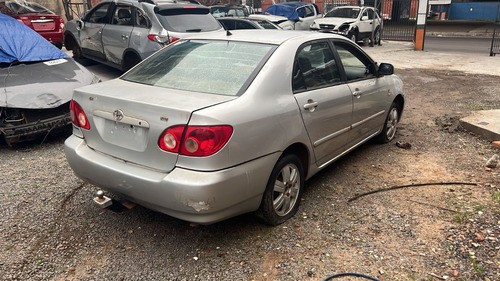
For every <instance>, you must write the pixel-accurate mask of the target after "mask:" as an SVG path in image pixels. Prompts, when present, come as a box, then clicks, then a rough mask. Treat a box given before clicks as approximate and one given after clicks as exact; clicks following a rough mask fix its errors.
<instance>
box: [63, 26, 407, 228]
mask: <svg viewBox="0 0 500 281" xmlns="http://www.w3.org/2000/svg"><path fill="white" fill-rule="evenodd" d="M393 71H394V70H393V67H392V65H390V64H385V63H382V64H377V63H376V62H374V61H373V60H372V59H371V58H370V57H369V56H368V55H367V54H366V53H365V52H363V50H362V49H360V48H359V47H358V46H357V45H356V44H355V43H353V42H352V41H350V40H348V39H346V38H345V37H342V36H339V35H334V34H326V33H317V32H303V31H278V30H235V31H231V32H227V33H222V34H221V33H217V34H198V35H197V36H195V37H191V38H190V39H186V40H179V41H178V42H176V43H174V44H171V45H169V46H168V47H166V48H164V49H162V50H161V51H159V52H157V53H156V54H154V55H152V56H151V57H149V58H148V59H146V60H144V61H143V62H141V63H140V64H139V65H137V66H136V67H135V68H133V69H131V70H130V71H129V72H127V73H126V74H124V75H123V76H121V77H119V78H117V79H114V80H111V81H107V82H103V83H100V84H97V85H92V86H86V87H83V88H79V89H77V90H75V92H74V95H73V101H72V103H71V111H72V116H73V135H72V136H71V137H69V138H68V139H67V140H66V142H65V153H66V157H67V160H68V162H69V164H70V166H71V167H72V169H73V170H74V172H75V174H76V175H77V176H78V177H80V178H82V179H83V180H85V181H88V182H90V183H92V184H95V185H96V186H98V187H100V188H102V189H104V190H107V191H110V192H112V193H115V194H119V195H121V196H120V197H124V198H125V199H128V200H131V201H133V202H136V203H138V204H140V205H143V206H146V207H148V208H151V209H154V210H157V211H160V212H163V213H165V214H168V215H170V216H173V217H176V218H180V219H183V220H186V221H190V222H195V223H200V224H210V223H214V222H218V221H221V220H224V219H227V218H230V217H233V216H236V215H239V214H242V213H247V212H254V211H256V213H257V214H258V215H259V217H260V218H262V220H263V221H264V222H265V223H267V224H270V225H278V224H280V223H283V222H284V221H286V220H287V219H289V218H290V217H292V216H293V215H294V214H295V213H296V212H297V209H298V207H299V203H300V201H301V196H302V191H303V189H304V181H305V180H306V179H308V178H310V177H312V176H313V175H314V174H316V173H317V172H318V171H320V170H321V169H322V168H324V167H326V166H327V165H328V164H330V163H332V162H333V161H335V160H336V159H338V158H339V157H341V156H343V155H345V154H346V153H348V152H349V151H351V150H353V149H354V148H356V147H357V146H359V145H360V144H362V143H364V142H366V141H367V140H369V139H371V138H377V139H378V140H379V141H381V142H389V141H391V140H392V139H393V138H394V136H395V134H396V125H397V123H398V121H399V119H400V117H401V114H402V112H403V108H404V91H403V84H402V82H401V80H400V78H398V77H397V76H396V75H394V74H393Z"/></svg>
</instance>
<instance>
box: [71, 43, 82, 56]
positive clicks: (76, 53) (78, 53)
mask: <svg viewBox="0 0 500 281" xmlns="http://www.w3.org/2000/svg"><path fill="white" fill-rule="evenodd" d="M72 51H73V58H74V59H75V60H81V59H83V52H82V48H81V47H80V45H78V43H76V42H75V44H74V45H73V50H72Z"/></svg>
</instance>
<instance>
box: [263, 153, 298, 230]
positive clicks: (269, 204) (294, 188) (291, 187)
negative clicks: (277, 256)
mask: <svg viewBox="0 0 500 281" xmlns="http://www.w3.org/2000/svg"><path fill="white" fill-rule="evenodd" d="M303 187H304V172H303V168H302V163H301V162H300V159H299V158H298V157H297V156H296V155H293V154H288V155H284V156H282V157H281V158H280V159H279V160H278V162H277V163H276V165H275V166H274V169H273V171H272V173H271V176H270V177H269V181H268V183H267V187H266V190H265V191H264V195H263V197H262V202H261V204H260V207H259V210H258V211H257V215H258V216H259V217H260V218H261V219H262V220H263V222H264V223H266V224H269V225H272V226H276V225H279V224H281V223H283V222H285V221H286V220H288V219H289V218H291V217H292V216H293V215H295V214H296V213H297V210H298V208H299V204H300V199H301V197H302V191H303Z"/></svg>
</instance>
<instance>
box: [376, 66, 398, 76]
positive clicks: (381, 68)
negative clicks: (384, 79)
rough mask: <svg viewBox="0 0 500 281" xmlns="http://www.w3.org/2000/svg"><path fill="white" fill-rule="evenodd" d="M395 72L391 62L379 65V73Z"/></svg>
mask: <svg viewBox="0 0 500 281" xmlns="http://www.w3.org/2000/svg"><path fill="white" fill-rule="evenodd" d="M392 74H394V66H393V65H392V64H390V63H381V64H380V65H379V66H378V75H380V76H384V75H392Z"/></svg>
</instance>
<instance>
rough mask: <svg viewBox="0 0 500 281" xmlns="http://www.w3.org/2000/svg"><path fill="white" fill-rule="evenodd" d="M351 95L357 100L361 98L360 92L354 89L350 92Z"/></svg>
mask: <svg viewBox="0 0 500 281" xmlns="http://www.w3.org/2000/svg"><path fill="white" fill-rule="evenodd" d="M352 95H353V96H355V97H356V98H358V99H359V98H360V97H361V91H360V90H358V89H356V90H355V91H354V92H352Z"/></svg>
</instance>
